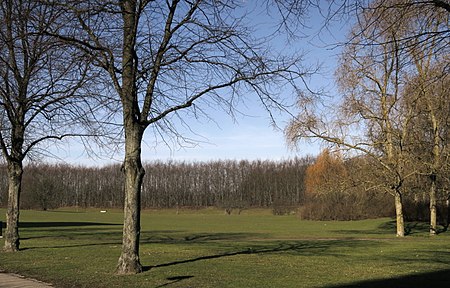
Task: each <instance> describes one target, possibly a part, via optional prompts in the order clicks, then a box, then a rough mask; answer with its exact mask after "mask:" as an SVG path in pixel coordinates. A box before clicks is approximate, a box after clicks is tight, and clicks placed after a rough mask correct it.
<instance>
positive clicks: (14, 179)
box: [4, 160, 23, 252]
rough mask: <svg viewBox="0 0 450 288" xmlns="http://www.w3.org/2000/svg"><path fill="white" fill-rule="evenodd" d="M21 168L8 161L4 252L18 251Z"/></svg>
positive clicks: (16, 163) (19, 165)
mask: <svg viewBox="0 0 450 288" xmlns="http://www.w3.org/2000/svg"><path fill="white" fill-rule="evenodd" d="M22 175H23V167H22V163H21V162H20V161H13V160H9V161H8V209H7V212H6V231H5V246H4V250H5V251H6V252H16V251H19V244H20V241H19V200H20V192H21V189H22Z"/></svg>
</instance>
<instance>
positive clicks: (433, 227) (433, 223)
mask: <svg viewBox="0 0 450 288" xmlns="http://www.w3.org/2000/svg"><path fill="white" fill-rule="evenodd" d="M436 234H437V208H436V176H435V175H431V187H430V235H436Z"/></svg>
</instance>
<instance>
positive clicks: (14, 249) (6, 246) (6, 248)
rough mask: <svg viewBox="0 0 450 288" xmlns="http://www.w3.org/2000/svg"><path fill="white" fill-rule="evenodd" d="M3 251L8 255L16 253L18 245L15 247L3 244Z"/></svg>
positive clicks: (14, 245) (10, 244)
mask: <svg viewBox="0 0 450 288" xmlns="http://www.w3.org/2000/svg"><path fill="white" fill-rule="evenodd" d="M3 251H5V252H8V253H13V252H18V251H19V245H16V244H14V243H8V242H5V246H3Z"/></svg>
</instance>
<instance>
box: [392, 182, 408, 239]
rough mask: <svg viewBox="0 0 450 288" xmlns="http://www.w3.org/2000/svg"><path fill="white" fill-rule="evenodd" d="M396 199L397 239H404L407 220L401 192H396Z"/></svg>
mask: <svg viewBox="0 0 450 288" xmlns="http://www.w3.org/2000/svg"><path fill="white" fill-rule="evenodd" d="M394 198H395V215H396V224H397V237H404V236H405V220H404V217H403V202H402V194H401V193H400V192H399V191H395V196H394Z"/></svg>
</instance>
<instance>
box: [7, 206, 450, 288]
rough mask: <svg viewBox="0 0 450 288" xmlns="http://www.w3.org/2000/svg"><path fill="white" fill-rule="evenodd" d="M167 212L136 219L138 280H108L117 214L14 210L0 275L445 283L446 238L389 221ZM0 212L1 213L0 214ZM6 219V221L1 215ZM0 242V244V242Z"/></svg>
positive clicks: (141, 281) (196, 283) (78, 281)
mask: <svg viewBox="0 0 450 288" xmlns="http://www.w3.org/2000/svg"><path fill="white" fill-rule="evenodd" d="M175 212H176V211H175V210H162V211H144V212H143V213H142V234H141V250H140V251H141V252H140V256H141V262H142V264H143V265H144V266H145V268H146V271H145V272H144V273H141V274H138V275H130V276H117V275H114V269H115V265H116V263H117V260H118V257H119V255H120V249H121V232H122V231H121V223H122V220H123V219H122V217H123V215H122V212H121V211H109V210H108V212H107V213H100V212H99V210H81V209H80V210H78V211H77V210H76V209H73V210H63V209H61V210H56V211H45V212H44V211H42V212H41V211H22V212H21V230H20V235H21V248H22V251H20V252H19V253H12V254H10V253H4V252H0V270H2V271H6V272H13V273H18V274H21V275H24V276H28V277H32V278H36V279H39V280H42V281H45V282H49V283H52V284H53V285H54V286H55V287H448V283H450V282H449V281H450V232H446V233H442V234H440V235H438V236H435V237H430V236H428V234H427V232H428V231H427V228H428V227H427V225H426V224H421V223H409V224H408V229H409V236H407V237H405V238H404V239H398V238H396V237H395V227H394V226H393V225H394V223H393V221H392V219H387V218H384V219H375V220H364V221H352V222H319V221H301V220H299V219H298V218H296V217H295V216H294V215H292V216H273V215H272V214H271V213H270V211H269V210H247V211H243V212H242V214H241V215H224V213H223V211H219V210H214V209H205V210H197V211H181V212H180V213H179V214H176V213H175ZM0 213H1V214H0V215H5V210H4V209H0ZM0 217H1V218H0V219H2V220H3V221H4V216H0ZM3 241H4V240H0V245H2V246H3Z"/></svg>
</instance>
